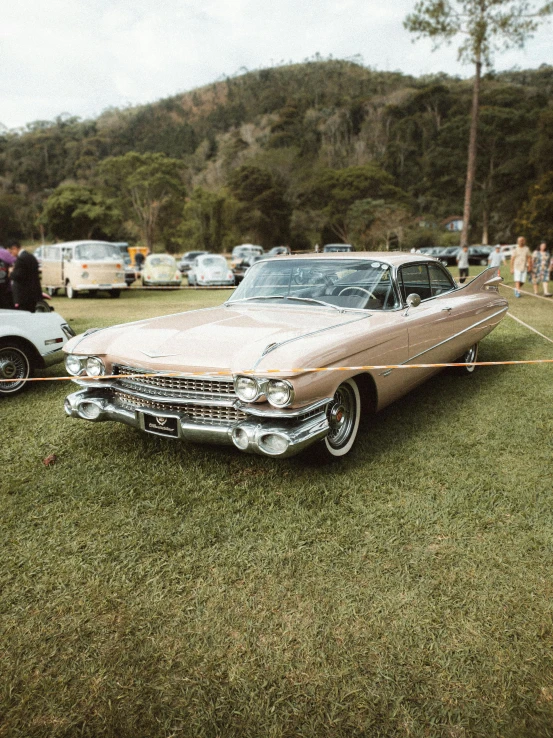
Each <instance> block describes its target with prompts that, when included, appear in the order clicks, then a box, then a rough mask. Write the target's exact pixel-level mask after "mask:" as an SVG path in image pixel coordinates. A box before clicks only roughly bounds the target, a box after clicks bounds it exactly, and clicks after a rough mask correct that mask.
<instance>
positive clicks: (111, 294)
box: [109, 290, 121, 297]
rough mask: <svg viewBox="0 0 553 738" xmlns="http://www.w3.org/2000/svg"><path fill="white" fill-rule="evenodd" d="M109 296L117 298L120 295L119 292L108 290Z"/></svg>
mask: <svg viewBox="0 0 553 738" xmlns="http://www.w3.org/2000/svg"><path fill="white" fill-rule="evenodd" d="M109 294H110V297H119V296H120V295H121V290H110V291H109Z"/></svg>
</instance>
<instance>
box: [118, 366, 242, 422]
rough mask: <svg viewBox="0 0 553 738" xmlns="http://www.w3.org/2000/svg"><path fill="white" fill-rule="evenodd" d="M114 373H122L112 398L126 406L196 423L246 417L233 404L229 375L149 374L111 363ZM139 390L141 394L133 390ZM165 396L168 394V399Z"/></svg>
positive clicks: (126, 407) (128, 408) (227, 420)
mask: <svg viewBox="0 0 553 738" xmlns="http://www.w3.org/2000/svg"><path fill="white" fill-rule="evenodd" d="M113 373H114V374H129V375H131V376H129V377H121V379H118V380H117V386H116V387H115V388H114V398H115V402H116V404H117V405H118V406H119V407H122V408H124V409H125V410H145V411H146V412H147V411H153V412H158V411H160V412H169V413H177V414H178V415H181V416H184V417H187V418H189V419H190V420H191V421H193V422H195V423H207V424H209V425H219V426H220V425H229V424H233V423H237V422H239V421H240V420H244V419H245V418H246V413H244V412H242V411H241V410H238V409H237V408H235V407H234V403H235V401H236V400H237V397H236V395H235V393H234V384H233V382H232V379H230V378H229V379H228V380H225V379H221V380H219V379H206V378H204V377H198V378H196V377H165V376H157V377H148V376H144V375H145V374H146V375H147V374H150V373H151V374H153V373H154V372H153V371H152V370H149V369H142V368H137V367H131V366H126V365H124V364H114V366H113ZM135 392H140V395H141V396H140V397H137V396H136V395H135V394H134V393H135ZM165 398H168V399H169V398H170V400H171V401H169V402H167V401H166V400H165ZM202 401H203V402H205V401H211V402H213V401H217V402H219V403H220V404H217V405H204V404H202Z"/></svg>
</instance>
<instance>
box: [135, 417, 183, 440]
mask: <svg viewBox="0 0 553 738" xmlns="http://www.w3.org/2000/svg"><path fill="white" fill-rule="evenodd" d="M142 419H143V422H144V430H145V431H146V433H154V434H155V435H156V436H166V437H167V438H178V437H179V419H178V418H176V417H167V416H166V415H150V414H149V413H142Z"/></svg>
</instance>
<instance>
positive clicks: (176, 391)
mask: <svg viewBox="0 0 553 738" xmlns="http://www.w3.org/2000/svg"><path fill="white" fill-rule="evenodd" d="M113 373H114V374H131V375H132V376H131V377H122V378H121V379H119V380H117V383H118V385H119V386H120V387H126V388H127V389H134V390H139V391H141V392H146V393H147V394H150V395H160V396H165V397H167V396H171V397H175V395H181V394H182V395H190V394H197V395H204V396H205V397H208V398H209V397H211V398H214V397H222V398H223V399H226V398H228V399H232V400H235V399H236V395H235V394H234V384H233V381H232V378H231V377H229V379H207V378H205V377H198V378H196V377H145V376H143V375H144V374H154V373H155V372H154V370H150V369H138V368H136V367H130V366H125V365H124V364H114V365H113Z"/></svg>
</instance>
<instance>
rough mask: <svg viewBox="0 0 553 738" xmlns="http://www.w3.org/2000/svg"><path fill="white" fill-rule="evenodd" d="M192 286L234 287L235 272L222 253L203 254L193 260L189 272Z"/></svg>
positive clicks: (189, 281) (189, 282)
mask: <svg viewBox="0 0 553 738" xmlns="http://www.w3.org/2000/svg"><path fill="white" fill-rule="evenodd" d="M188 284H189V285H190V286H191V287H234V274H233V273H232V272H231V270H230V269H229V267H228V264H227V260H226V259H225V257H224V256H221V255H220V254H202V255H201V256H198V257H197V258H196V259H194V261H193V262H192V266H191V267H190V271H189V272H188Z"/></svg>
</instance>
